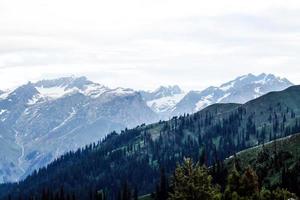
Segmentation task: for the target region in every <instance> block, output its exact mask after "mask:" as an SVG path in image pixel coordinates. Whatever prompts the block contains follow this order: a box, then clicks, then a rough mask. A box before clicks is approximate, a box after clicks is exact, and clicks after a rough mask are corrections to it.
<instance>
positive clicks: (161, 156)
mask: <svg viewBox="0 0 300 200" xmlns="http://www.w3.org/2000/svg"><path fill="white" fill-rule="evenodd" d="M291 85H292V83H290V82H289V81H288V80H287V79H281V78H278V77H275V76H274V75H266V74H261V75H258V76H255V75H252V74H249V75H245V76H241V77H238V78H237V79H235V80H233V81H230V82H228V83H225V84H223V85H221V86H220V87H209V88H207V89H205V90H203V91H201V92H194V91H191V92H188V93H186V94H185V93H184V92H183V91H182V90H181V89H180V88H179V87H178V86H170V87H160V88H159V89H157V90H155V91H153V92H146V91H138V92H137V91H134V90H131V89H123V88H117V89H109V88H107V87H105V86H103V85H100V84H97V83H93V82H91V81H89V80H87V79H86V78H84V77H80V78H74V77H71V78H61V79H55V80H43V81H39V82H36V83H28V84H26V85H23V86H20V87H18V88H17V89H15V90H13V91H9V92H3V93H2V94H1V101H0V110H1V114H0V121H1V122H0V128H1V138H0V142H1V146H2V149H3V151H1V155H0V156H1V160H0V161H1V162H0V163H1V175H2V181H3V182H9V181H15V180H20V179H21V181H20V182H19V183H18V184H14V183H12V184H3V185H1V187H0V198H3V199H6V198H7V196H8V195H9V194H10V195H12V197H14V198H16V197H18V196H19V195H23V196H24V197H26V198H29V197H30V196H35V195H36V196H38V195H39V194H41V193H42V191H43V190H44V189H45V188H46V189H51V191H53V192H58V191H60V190H61V189H62V187H63V188H64V191H65V192H68V193H70V194H73V195H74V196H76V199H82V200H83V199H91V198H90V194H93V193H94V191H100V190H102V191H105V193H106V194H108V196H109V199H116V198H117V195H118V191H120V189H121V187H122V185H123V183H124V182H128V183H129V184H130V185H131V186H132V187H134V188H136V191H138V193H139V194H140V195H143V194H148V193H151V192H153V191H154V190H155V185H156V183H157V182H158V179H159V172H160V169H161V167H163V168H164V169H165V171H166V173H167V174H168V175H170V174H171V173H172V171H173V170H174V169H175V167H176V163H178V162H179V163H180V162H182V161H183V158H184V157H191V158H193V159H194V160H198V159H199V157H200V156H201V153H203V152H204V153H203V154H204V155H205V156H204V157H205V163H206V164H207V165H212V164H213V163H214V162H215V161H217V160H224V159H225V158H227V157H229V156H231V155H233V154H234V153H236V152H239V151H242V150H245V149H247V148H250V147H253V146H256V145H259V144H263V143H265V142H269V141H272V140H275V139H277V138H281V137H286V136H289V135H293V134H295V133H297V132H300V104H299V102H300V86H291ZM286 88H287V89H286ZM283 89H285V90H283ZM278 90H283V91H280V92H274V91H278ZM270 91H273V92H270ZM268 92H270V93H268ZM266 93H267V94H266ZM252 99H254V100H252ZM228 102H230V103H228ZM198 110H199V111H198ZM188 113H194V114H188ZM180 114H181V115H180ZM173 115H178V117H171V116H173ZM179 115H180V116H179ZM166 118H171V119H170V120H166V121H164V119H166ZM159 120H160V121H159ZM155 121H159V122H157V123H153V122H155ZM145 123H146V124H149V123H152V124H150V125H145ZM137 125H139V126H137ZM135 126H136V127H135ZM125 127H128V128H129V129H127V128H125ZM133 127H135V128H133ZM113 130H116V131H119V130H122V131H120V133H117V132H115V131H113ZM109 132H111V133H110V134H108V135H106V134H107V133H109ZM96 141H99V142H96ZM87 144H89V145H87ZM84 145H87V146H86V147H84V148H82V147H83V146H84ZM76 149H77V150H76ZM70 150H74V151H72V152H68V151H70ZM75 150H76V151H75ZM66 152H68V153H66ZM62 154H63V156H60V155H62ZM56 158H57V159H56ZM52 161H53V162H52ZM48 163H50V164H49V165H48V166H47V167H43V166H46V165H47V164H48ZM41 167H43V168H41ZM39 168H40V169H39ZM34 169H39V170H38V171H35V170H34ZM132 169H134V170H132ZM30 174H31V175H30ZM28 175H29V176H28Z"/></svg>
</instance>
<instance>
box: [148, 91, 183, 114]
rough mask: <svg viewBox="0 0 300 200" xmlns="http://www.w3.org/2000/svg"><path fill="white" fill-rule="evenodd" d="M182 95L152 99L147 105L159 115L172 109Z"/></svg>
mask: <svg viewBox="0 0 300 200" xmlns="http://www.w3.org/2000/svg"><path fill="white" fill-rule="evenodd" d="M184 95H185V94H184V93H182V94H175V95H173V96H166V97H162V98H158V99H154V100H151V101H148V102H147V105H148V106H149V107H150V108H151V109H152V110H153V111H155V112H157V113H161V112H166V111H168V110H170V109H173V108H174V106H176V104H177V103H178V102H179V101H180V100H181V99H182V98H183V97H184Z"/></svg>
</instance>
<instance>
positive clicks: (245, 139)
mask: <svg viewBox="0 0 300 200" xmlns="http://www.w3.org/2000/svg"><path fill="white" fill-rule="evenodd" d="M299 131H300V86H293V87H290V88H288V89H287V90H285V91H282V92H272V93H269V94H267V95H264V96H262V97H260V98H258V99H255V100H253V101H250V102H248V103H246V104H243V105H239V104H215V105H212V106H210V107H207V108H206V109H204V110H202V111H200V112H198V113H195V114H193V115H184V116H180V117H174V118H173V119H171V120H169V121H161V122H159V123H156V124H152V125H148V126H145V125H141V126H139V127H137V128H135V129H131V130H127V129H126V130H124V131H122V132H121V133H120V134H117V133H115V132H113V133H111V134H109V135H108V136H107V137H106V138H105V139H104V140H103V141H101V142H99V143H98V144H91V145H89V146H87V147H86V148H84V149H80V150H77V151H76V152H70V153H68V154H66V155H64V156H62V157H61V158H59V159H58V160H56V161H54V162H53V163H51V164H50V165H48V166H47V167H46V168H43V169H40V170H39V171H38V172H34V173H33V174H32V175H31V176H29V177H28V178H26V179H25V180H24V181H21V182H20V183H18V184H6V185H2V186H1V187H0V195H1V198H2V199H7V198H8V195H9V194H10V195H11V198H18V197H19V196H22V197H23V198H29V197H30V196H31V197H33V196H37V197H39V196H41V195H42V194H43V191H51V193H58V192H60V191H62V190H63V191H64V194H69V197H71V196H74V198H76V199H84V200H86V199H94V198H96V197H95V196H97V195H95V194H96V193H97V191H103V193H105V194H106V195H107V197H108V198H109V199H117V198H118V196H119V195H118V194H120V193H119V192H120V191H121V189H122V187H124V184H125V185H127V184H128V187H131V188H135V191H138V194H139V195H141V194H147V193H151V192H153V191H154V190H155V185H156V184H157V182H158V179H159V172H160V169H161V168H163V169H164V171H165V172H166V174H167V176H169V175H170V173H172V172H173V171H174V169H175V167H176V163H178V162H182V161H183V158H184V157H190V158H192V159H193V160H194V161H198V160H199V158H201V159H200V160H201V161H202V163H204V164H206V165H209V166H210V165H213V164H214V163H217V162H219V161H222V160H224V159H225V158H227V157H229V156H230V155H232V154H234V153H236V152H239V151H241V150H244V149H246V148H249V147H252V146H255V145H258V144H262V143H266V142H268V141H270V140H274V139H277V138H280V137H284V136H288V135H291V134H294V133H297V132H299ZM136 193H137V192H136Z"/></svg>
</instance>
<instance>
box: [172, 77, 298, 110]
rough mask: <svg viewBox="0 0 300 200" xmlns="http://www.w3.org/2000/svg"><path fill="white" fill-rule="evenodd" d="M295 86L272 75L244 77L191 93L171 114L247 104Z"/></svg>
mask: <svg viewBox="0 0 300 200" xmlns="http://www.w3.org/2000/svg"><path fill="white" fill-rule="evenodd" d="M292 85H293V84H292V83H291V82H290V81H288V80H287V79H285V78H280V77H276V76H274V75H272V74H260V75H258V76H255V75H253V74H248V75H244V76H241V77H238V78H236V79H235V80H232V81H229V82H227V83H224V84H222V85H221V86H219V87H208V88H207V89H205V90H203V91H190V92H189V93H187V94H186V95H185V96H184V98H183V99H181V101H180V102H178V103H177V104H176V105H175V106H174V108H173V109H171V110H172V112H171V114H170V115H171V116H176V115H180V114H184V113H193V112H196V111H199V110H201V109H203V108H205V107H207V106H209V105H211V104H214V103H245V102H247V101H249V100H251V99H255V98H257V97H260V96H262V95H264V94H266V93H268V92H271V91H280V90H283V89H286V88H287V87H289V86H292Z"/></svg>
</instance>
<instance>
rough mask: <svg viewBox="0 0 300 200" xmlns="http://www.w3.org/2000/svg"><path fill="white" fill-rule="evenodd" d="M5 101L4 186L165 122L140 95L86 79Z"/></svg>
mask: <svg viewBox="0 0 300 200" xmlns="http://www.w3.org/2000/svg"><path fill="white" fill-rule="evenodd" d="M0 97H1V98H0V130H1V133H0V145H1V146H2V151H1V152H0V182H8V181H15V180H19V179H20V178H22V177H26V176H27V175H28V174H30V173H31V172H32V171H33V170H34V169H38V168H40V167H42V166H45V165H46V164H48V163H49V162H51V161H52V160H54V159H55V158H57V157H58V156H60V155H61V154H63V153H65V152H66V151H70V150H74V149H77V148H80V147H83V146H84V145H86V144H89V143H91V142H94V141H97V140H98V139H100V138H103V137H104V136H105V135H106V134H107V133H109V132H111V131H113V130H116V131H118V130H121V129H124V128H126V127H128V128H130V127H134V126H137V125H139V124H142V123H151V122H155V121H157V120H158V119H159V118H158V117H157V115H156V114H155V113H154V112H153V111H152V110H151V109H150V108H149V107H148V106H147V104H146V103H145V101H144V100H143V99H142V97H141V95H140V93H139V92H136V91H134V90H132V89H125V88H115V89H110V88H108V87H105V86H103V85H101V84H98V83H94V82H92V81H89V80H87V78H85V77H79V78H76V77H64V78H59V79H53V80H42V81H38V82H36V83H28V84H25V85H22V86H20V87H18V88H16V89H15V90H13V91H10V92H7V93H4V94H2V95H0Z"/></svg>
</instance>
